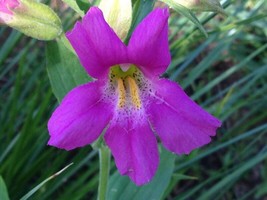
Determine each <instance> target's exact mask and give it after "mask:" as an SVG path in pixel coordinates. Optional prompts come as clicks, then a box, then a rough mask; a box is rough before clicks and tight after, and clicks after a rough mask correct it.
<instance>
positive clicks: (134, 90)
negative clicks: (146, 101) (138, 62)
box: [109, 65, 142, 109]
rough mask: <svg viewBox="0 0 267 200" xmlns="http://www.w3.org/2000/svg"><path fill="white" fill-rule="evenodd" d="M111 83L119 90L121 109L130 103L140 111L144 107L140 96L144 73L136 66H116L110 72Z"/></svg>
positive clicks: (118, 104) (119, 105)
mask: <svg viewBox="0 0 267 200" xmlns="http://www.w3.org/2000/svg"><path fill="white" fill-rule="evenodd" d="M109 77H110V82H111V83H112V84H113V85H114V86H115V88H117V92H118V103H117V106H118V107H119V108H123V107H125V106H126V105H127V103H128V102H130V103H131V105H133V106H134V107H135V108H137V109H140V108H141V106H142V103H141V99H140V95H139V84H141V79H142V73H141V72H140V71H139V70H138V69H137V68H136V67H135V66H134V65H129V66H128V67H126V70H125V65H124V66H123V68H122V67H121V66H118V65H116V66H114V67H112V68H111V70H110V75H109Z"/></svg>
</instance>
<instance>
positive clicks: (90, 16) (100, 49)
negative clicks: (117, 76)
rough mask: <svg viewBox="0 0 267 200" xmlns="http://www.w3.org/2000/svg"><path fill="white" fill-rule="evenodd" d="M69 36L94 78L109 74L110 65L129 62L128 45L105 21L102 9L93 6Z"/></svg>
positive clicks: (82, 61) (83, 63)
mask: <svg viewBox="0 0 267 200" xmlns="http://www.w3.org/2000/svg"><path fill="white" fill-rule="evenodd" d="M67 38H68V39H69V41H70V43H71V44H72V46H73V48H74V49H75V51H76V53H77V55H78V57H79V59H80V61H81V63H82V65H83V66H84V68H85V69H86V71H87V72H88V73H89V74H90V75H91V76H92V77H94V78H102V77H104V76H107V74H108V69H109V67H110V66H113V65H115V64H119V63H128V59H127V52H126V46H125V45H124V44H123V43H122V41H121V40H120V39H119V38H118V36H117V35H116V33H115V32H114V31H113V30H112V29H111V28H110V26H109V25H108V24H107V22H106V21H105V19H104V17H103V14H102V11H101V10H100V9H98V8H97V7H91V8H90V10H89V11H88V12H87V14H86V15H85V16H84V18H83V20H82V22H77V23H76V24H75V27H74V28H73V30H72V31H71V32H68V33H67Z"/></svg>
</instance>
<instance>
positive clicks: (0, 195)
mask: <svg viewBox="0 0 267 200" xmlns="http://www.w3.org/2000/svg"><path fill="white" fill-rule="evenodd" d="M0 199H1V200H9V197H8V192H7V188H6V184H5V182H4V180H3V178H2V176H0Z"/></svg>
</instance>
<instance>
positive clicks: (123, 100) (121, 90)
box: [117, 78, 126, 108]
mask: <svg viewBox="0 0 267 200" xmlns="http://www.w3.org/2000/svg"><path fill="white" fill-rule="evenodd" d="M117 82H118V92H119V101H118V106H119V107H120V108H122V107H123V106H124V105H125V103H126V90H125V88H124V85H123V81H122V79H121V78H118V79H117Z"/></svg>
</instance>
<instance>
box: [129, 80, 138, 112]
mask: <svg viewBox="0 0 267 200" xmlns="http://www.w3.org/2000/svg"><path fill="white" fill-rule="evenodd" d="M126 80H127V83H128V85H129V88H130V95H131V99H132V103H133V104H134V105H135V107H136V108H138V109H139V108H141V100H140V97H139V91H138V86H137V84H136V82H135V80H134V79H133V78H132V77H130V76H127V78H126Z"/></svg>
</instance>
